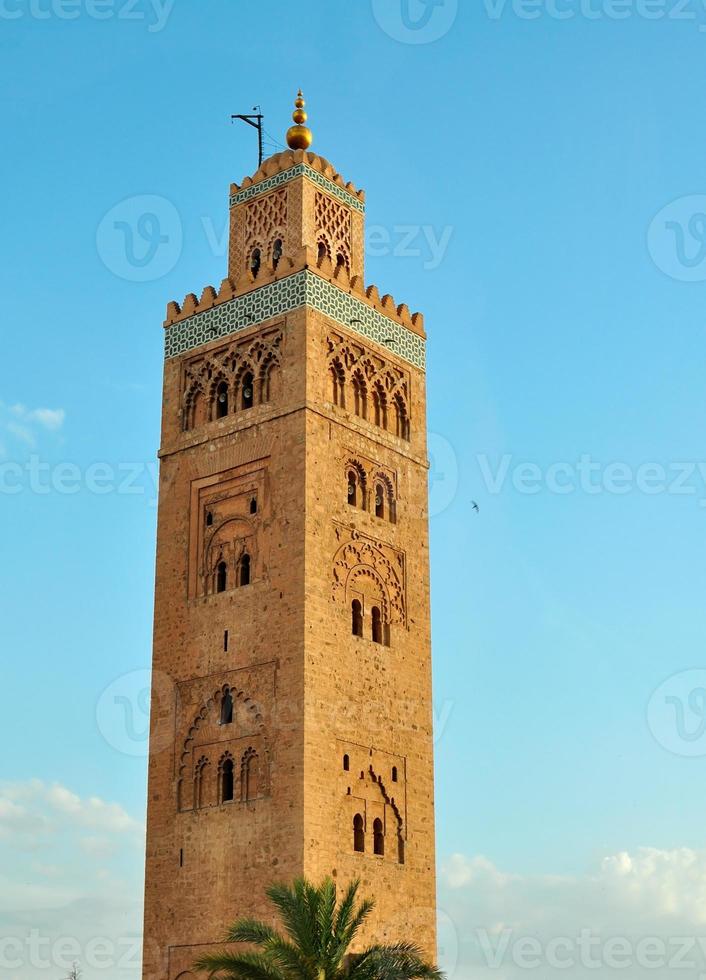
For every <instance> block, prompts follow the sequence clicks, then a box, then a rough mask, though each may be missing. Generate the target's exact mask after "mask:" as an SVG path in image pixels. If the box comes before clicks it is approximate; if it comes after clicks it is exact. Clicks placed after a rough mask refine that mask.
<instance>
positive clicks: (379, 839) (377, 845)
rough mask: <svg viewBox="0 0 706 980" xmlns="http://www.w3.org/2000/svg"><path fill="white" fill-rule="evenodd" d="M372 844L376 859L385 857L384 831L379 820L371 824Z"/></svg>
mask: <svg viewBox="0 0 706 980" xmlns="http://www.w3.org/2000/svg"><path fill="white" fill-rule="evenodd" d="M373 844H374V850H375V853H376V854H377V856H378V857H385V830H384V828H383V825H382V820H380V819H379V818H378V819H377V820H376V821H375V823H374V824H373Z"/></svg>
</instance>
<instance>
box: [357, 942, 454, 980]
mask: <svg viewBox="0 0 706 980" xmlns="http://www.w3.org/2000/svg"><path fill="white" fill-rule="evenodd" d="M423 955H424V954H423V953H422V950H421V949H419V947H418V946H415V945H414V944H413V943H394V944H393V945H391V946H371V947H370V949H367V950H366V951H365V952H364V953H359V954H358V955H355V956H353V957H352V958H351V961H350V964H349V969H348V977H349V980H445V977H444V974H443V973H442V972H441V970H439V969H438V968H437V967H435V966H432V965H431V964H429V963H427V962H426V961H425V960H424V958H423Z"/></svg>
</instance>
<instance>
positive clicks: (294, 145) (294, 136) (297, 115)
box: [287, 89, 314, 150]
mask: <svg viewBox="0 0 706 980" xmlns="http://www.w3.org/2000/svg"><path fill="white" fill-rule="evenodd" d="M294 105H295V106H296V108H295V110H294V112H293V113H292V119H293V120H294V123H295V125H294V126H290V128H289V129H288V130H287V146H288V147H289V148H290V150H308V149H309V147H310V146H311V144H312V143H313V142H314V134H313V133H312V131H311V130H310V129H309V127H308V126H307V125H305V124H306V121H307V119H308V118H309V117H308V115H307V114H306V112H305V111H304V106H305V105H306V102H305V101H304V96H303V95H302V90H301V89H299V95H298V96H297V99H296V102H295V103H294Z"/></svg>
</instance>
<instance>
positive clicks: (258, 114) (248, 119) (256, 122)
mask: <svg viewBox="0 0 706 980" xmlns="http://www.w3.org/2000/svg"><path fill="white" fill-rule="evenodd" d="M252 108H253V111H252V113H250V114H246V115H233V116H231V117H230V118H231V122H232V121H233V120H235V119H241V120H242V121H243V122H244V123H247V124H248V126H252V127H253V129H256V130H257V144H258V150H259V162H258V167H261V166H262V161H263V160H264V159H265V151H264V147H263V144H262V120H263V119H264V116H263V115H262V108H261V106H259V105H254V106H253V107H252ZM258 110H259V111H258Z"/></svg>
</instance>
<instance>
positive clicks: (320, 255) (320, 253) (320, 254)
mask: <svg viewBox="0 0 706 980" xmlns="http://www.w3.org/2000/svg"><path fill="white" fill-rule="evenodd" d="M327 257H328V246H327V244H326V242H325V241H324V240H323V239H322V240H321V241H320V242H319V245H318V249H317V259H318V264H319V265H321V263H322V262H323V261H324V259H325V258H327Z"/></svg>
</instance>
